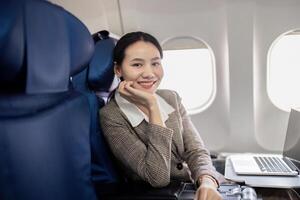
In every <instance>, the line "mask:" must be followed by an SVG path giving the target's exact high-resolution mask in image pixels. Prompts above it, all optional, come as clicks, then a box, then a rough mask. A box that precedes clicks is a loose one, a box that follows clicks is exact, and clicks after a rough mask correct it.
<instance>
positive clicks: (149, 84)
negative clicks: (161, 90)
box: [137, 81, 156, 89]
mask: <svg viewBox="0 0 300 200" xmlns="http://www.w3.org/2000/svg"><path fill="white" fill-rule="evenodd" d="M137 83H138V84H139V85H140V86H142V87H143V88H145V89H150V88H152V86H153V85H154V84H155V83H156V81H138V82H137Z"/></svg>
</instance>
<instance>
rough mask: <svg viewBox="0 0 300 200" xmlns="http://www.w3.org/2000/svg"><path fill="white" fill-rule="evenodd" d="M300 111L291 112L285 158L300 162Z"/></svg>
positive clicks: (284, 151) (284, 152) (285, 144)
mask: <svg viewBox="0 0 300 200" xmlns="http://www.w3.org/2000/svg"><path fill="white" fill-rule="evenodd" d="M299 152H300V111H297V110H293V109H292V110H291V113H290V117H289V122H288V128H287V132H286V137H285V143H284V149H283V156H286V157H288V158H291V159H292V160H296V161H298V162H300V153H299Z"/></svg>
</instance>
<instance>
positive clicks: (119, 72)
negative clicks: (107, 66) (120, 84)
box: [114, 64, 122, 78]
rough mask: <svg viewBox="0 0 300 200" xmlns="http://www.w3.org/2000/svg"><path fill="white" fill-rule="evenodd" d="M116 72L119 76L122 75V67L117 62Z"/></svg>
mask: <svg viewBox="0 0 300 200" xmlns="http://www.w3.org/2000/svg"><path fill="white" fill-rule="evenodd" d="M114 72H115V75H116V76H117V77H118V78H120V77H121V76H122V72H121V67H120V66H119V65H117V64H115V65H114Z"/></svg>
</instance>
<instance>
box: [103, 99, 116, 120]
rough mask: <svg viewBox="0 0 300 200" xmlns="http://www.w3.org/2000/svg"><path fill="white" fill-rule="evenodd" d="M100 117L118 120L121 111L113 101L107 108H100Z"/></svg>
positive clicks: (112, 100)
mask: <svg viewBox="0 0 300 200" xmlns="http://www.w3.org/2000/svg"><path fill="white" fill-rule="evenodd" d="M99 114H100V117H102V116H105V117H106V118H118V117H120V115H121V113H120V109H119V107H118V104H117V103H116V101H115V100H114V99H111V100H110V101H109V102H108V103H107V104H106V105H105V106H103V107H102V108H100V111H99Z"/></svg>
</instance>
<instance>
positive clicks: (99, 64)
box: [88, 38, 115, 92]
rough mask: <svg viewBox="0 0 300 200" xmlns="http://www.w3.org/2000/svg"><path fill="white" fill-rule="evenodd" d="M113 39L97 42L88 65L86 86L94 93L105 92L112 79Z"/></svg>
mask: <svg viewBox="0 0 300 200" xmlns="http://www.w3.org/2000/svg"><path fill="white" fill-rule="evenodd" d="M114 48H115V42H114V39H112V38H108V39H103V40H99V41H98V42H97V43H96V45H95V52H94V55H93V57H92V59H91V62H90V65H89V73H88V84H89V86H90V88H91V89H93V90H95V91H103V92H106V91H108V89H109V88H110V86H111V83H112V81H113V79H114V63H113V50H114Z"/></svg>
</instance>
